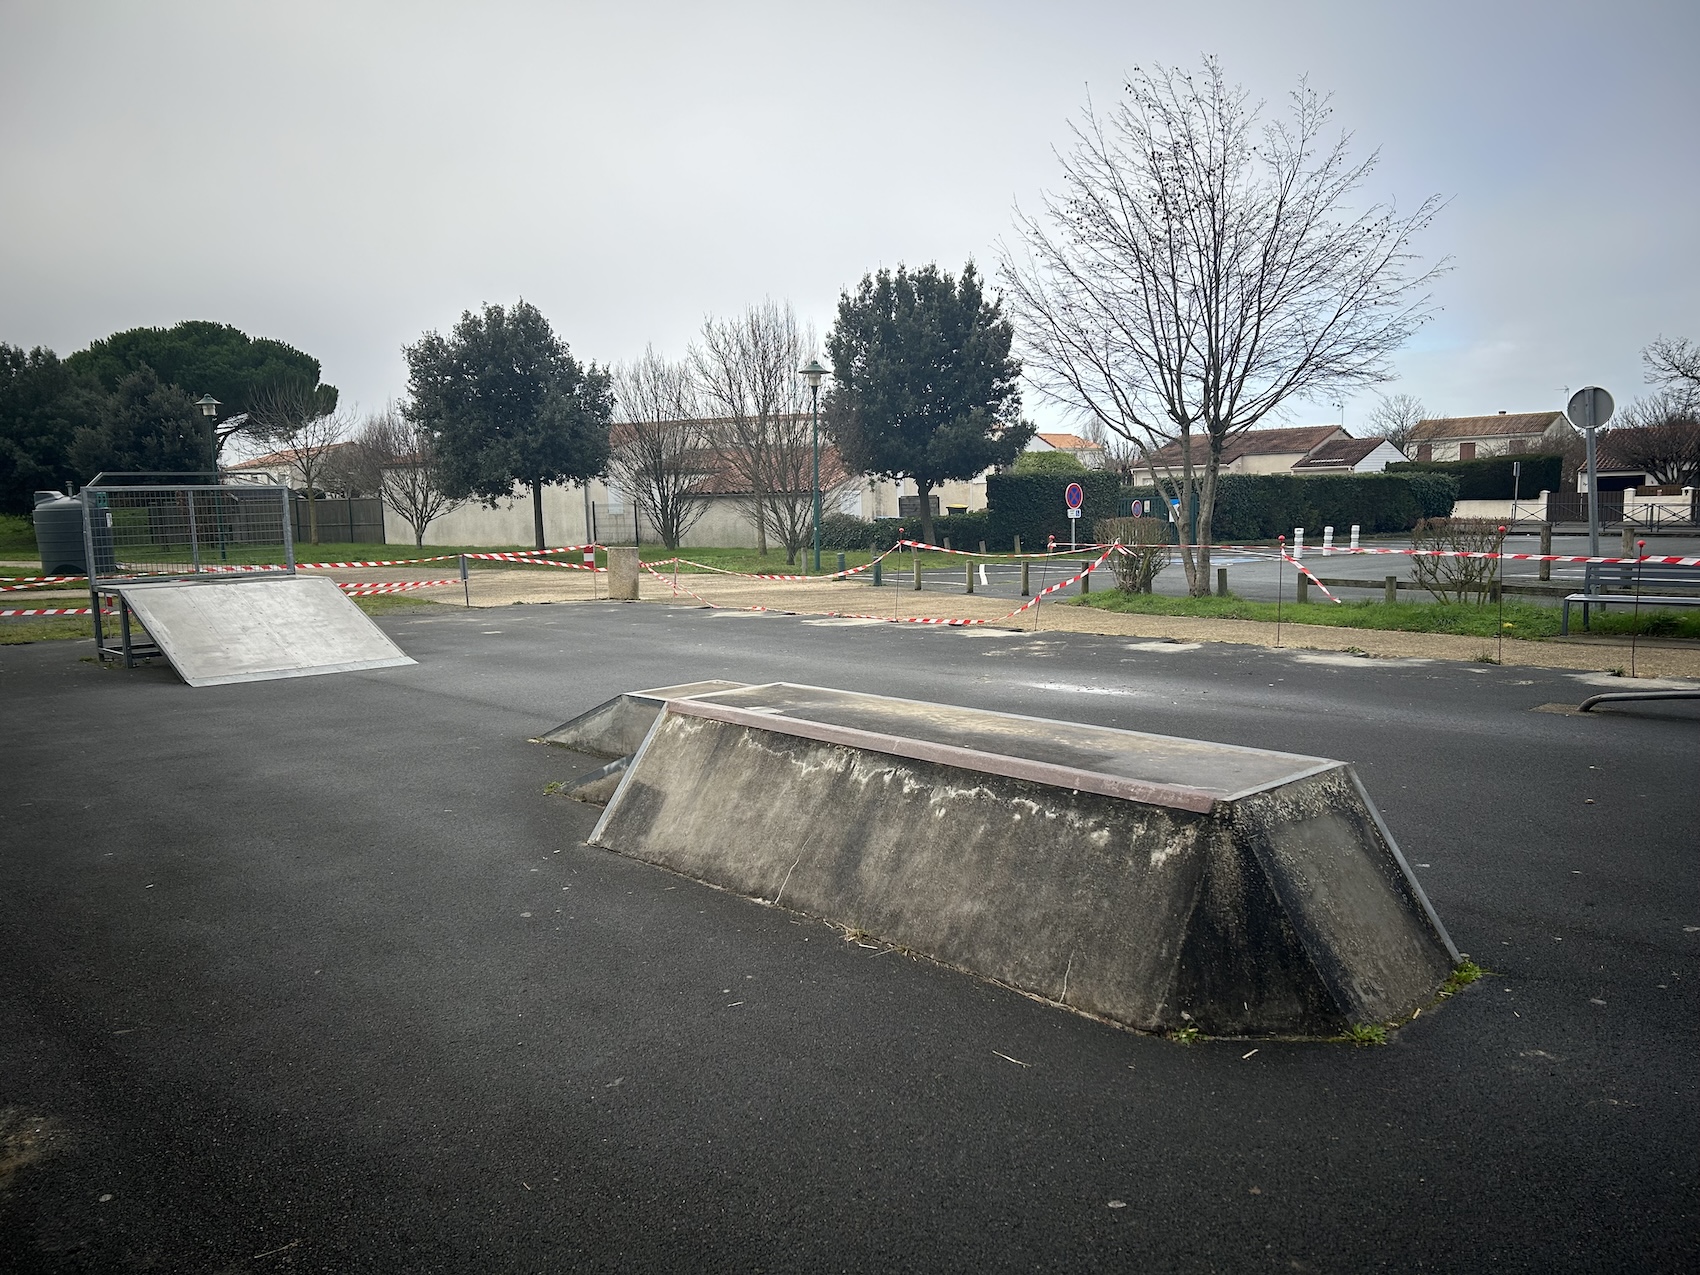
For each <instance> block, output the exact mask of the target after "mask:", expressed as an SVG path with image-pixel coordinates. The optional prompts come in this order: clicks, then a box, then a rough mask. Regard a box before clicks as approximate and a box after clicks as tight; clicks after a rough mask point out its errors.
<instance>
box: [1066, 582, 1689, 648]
mask: <svg viewBox="0 0 1700 1275" xmlns="http://www.w3.org/2000/svg"><path fill="white" fill-rule="evenodd" d="M1067 605H1070V606H1092V607H1098V608H1100V609H1101V610H1105V611H1125V612H1129V613H1132V614H1136V615H1189V616H1197V617H1200V618H1203V619H1212V620H1263V621H1265V622H1267V623H1271V624H1273V623H1274V622H1275V604H1274V603H1273V602H1248V601H1246V600H1245V599H1243V598H1236V597H1233V596H1232V595H1230V596H1228V597H1225V598H1214V597H1212V598H1170V597H1164V596H1162V595H1161V594H1150V593H1145V594H1137V593H1121V592H1119V591H1116V590H1111V591H1109V592H1105V593H1094V594H1091V595H1089V596H1087V597H1084V598H1071V599H1070V600H1069V602H1068V603H1067ZM1572 618H1573V619H1574V620H1575V627H1573V628H1572V632H1579V631H1580V624H1581V620H1580V617H1572ZM1281 620H1282V622H1283V623H1286V624H1319V625H1327V626H1330V627H1333V628H1342V629H1387V630H1391V631H1394V632H1401V633H1454V634H1457V635H1459V636H1461V637H1484V638H1491V637H1493V636H1494V635H1495V634H1496V633H1498V632H1499V625H1500V622H1501V619H1500V610H1499V608H1498V607H1496V606H1492V605H1487V606H1475V605H1460V604H1458V603H1440V602H1394V603H1391V604H1389V603H1386V602H1371V601H1367V600H1365V601H1362V602H1342V603H1340V604H1338V605H1336V604H1334V603H1332V602H1306V603H1304V604H1302V605H1300V604H1299V603H1296V602H1283V603H1282V604H1281ZM1504 624H1505V636H1506V637H1509V638H1523V639H1525V640H1539V639H1541V638H1550V637H1557V636H1558V608H1557V607H1549V606H1539V605H1537V604H1535V603H1532V602H1523V601H1513V600H1512V599H1510V598H1507V599H1506V602H1505V611H1504ZM1591 625H1592V627H1591V631H1592V632H1594V633H1601V634H1624V635H1627V634H1629V633H1630V631H1631V630H1632V629H1633V630H1634V631H1636V632H1639V633H1640V634H1642V635H1643V636H1646V637H1676V638H1691V639H1697V640H1700V611H1685V612H1677V611H1654V610H1643V611H1642V612H1641V614H1640V617H1639V624H1638V625H1637V623H1636V617H1635V616H1634V614H1633V613H1632V611H1631V610H1630V609H1629V608H1627V607H1613V608H1612V609H1611V610H1609V611H1595V612H1594V615H1593V617H1592V620H1591Z"/></svg>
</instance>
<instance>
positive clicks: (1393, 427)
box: [1364, 394, 1428, 456]
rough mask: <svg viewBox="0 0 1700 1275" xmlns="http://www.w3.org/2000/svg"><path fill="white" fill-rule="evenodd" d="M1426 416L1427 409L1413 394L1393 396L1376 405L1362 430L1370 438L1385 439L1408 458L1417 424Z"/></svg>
mask: <svg viewBox="0 0 1700 1275" xmlns="http://www.w3.org/2000/svg"><path fill="white" fill-rule="evenodd" d="M1427 415H1428V409H1426V408H1425V407H1424V406H1423V401H1422V400H1421V399H1420V398H1418V397H1417V396H1416V395H1415V394H1394V395H1392V396H1391V397H1389V398H1384V399H1382V400H1381V402H1379V403H1377V404H1376V406H1375V410H1374V411H1372V412H1371V413H1370V414H1369V419H1368V420H1366V421H1365V422H1364V430H1365V432H1366V433H1367V434H1368V435H1369V436H1370V437H1371V438H1385V439H1386V440H1387V441H1388V442H1390V443H1392V444H1393V446H1395V447H1397V448H1398V449H1399V450H1400V451H1402V452H1404V453H1405V455H1406V456H1410V454H1411V442H1412V439H1413V438H1414V436H1415V435H1416V432H1417V423H1418V422H1419V421H1421V420H1423V419H1424V418H1425V417H1426V416H1427Z"/></svg>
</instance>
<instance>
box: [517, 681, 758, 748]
mask: <svg viewBox="0 0 1700 1275" xmlns="http://www.w3.org/2000/svg"><path fill="white" fill-rule="evenodd" d="M747 685H748V683H747V682H722V681H715V680H709V681H706V682H685V683H683V684H682V685H679V686H657V687H654V688H653V689H651V690H647V691H628V692H627V693H626V694H624V695H616V696H615V697H614V698H613V699H611V700H606V701H604V702H603V703H601V704H598V705H597V706H596V707H595V708H592V709H589V710H587V711H586V712H583V713H580V714H579V715H578V716H577V717H575V718H573V719H572V720H571V721H568V722H562V723H561V724H560V725H559V726H557V727H555V729H554V730H552V731H549V732H548V733H546V734H543V735H539V736H538V739H540V740H541V741H542V742H543V743H545V744H555V745H558V746H559V747H561V748H570V749H572V750H573V751H574V752H575V753H589V754H590V755H591V756H592V757H629V756H631V755H632V754H633V753H635V752H637V750H638V746H639V745H640V744H642V743H643V740H644V736H646V735H648V734H649V728H650V727H651V726H653V725H655V719H656V718H657V717H659V716H661V708H662V706H663V705H664V704H666V703H667V701H668V700H672V699H683V698H685V697H686V696H690V695H708V694H712V693H713V692H715V691H731V690H739V689H742V688H743V687H745V686H747Z"/></svg>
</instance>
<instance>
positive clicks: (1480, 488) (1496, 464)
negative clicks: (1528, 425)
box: [1387, 452, 1564, 500]
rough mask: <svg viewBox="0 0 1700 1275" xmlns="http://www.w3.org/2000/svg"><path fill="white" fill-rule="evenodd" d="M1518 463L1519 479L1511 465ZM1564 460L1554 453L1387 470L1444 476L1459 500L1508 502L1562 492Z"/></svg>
mask: <svg viewBox="0 0 1700 1275" xmlns="http://www.w3.org/2000/svg"><path fill="white" fill-rule="evenodd" d="M1518 463H1520V464H1521V465H1522V467H1523V471H1522V474H1521V476H1520V477H1513V475H1512V473H1511V466H1512V465H1513V464H1518ZM1563 471H1564V457H1563V456H1561V455H1559V454H1558V453H1556V452H1552V453H1543V452H1530V453H1528V454H1526V455H1505V456H1483V457H1482V458H1481V459H1479V460H1407V461H1398V462H1395V463H1394V464H1391V465H1389V466H1388V467H1387V472H1388V473H1390V474H1447V475H1450V476H1451V477H1453V478H1456V479H1457V480H1458V496H1457V499H1459V500H1510V499H1511V496H1512V492H1513V491H1516V492H1517V494H1518V495H1519V496H1535V495H1538V494H1539V493H1541V492H1543V491H1558V490H1560V489H1561V483H1560V478H1561V476H1562V474H1563Z"/></svg>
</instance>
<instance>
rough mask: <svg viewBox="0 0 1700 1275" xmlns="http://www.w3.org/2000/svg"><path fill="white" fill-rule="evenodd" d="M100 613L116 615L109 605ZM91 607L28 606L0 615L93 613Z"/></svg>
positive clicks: (0, 614) (1, 612) (2, 612)
mask: <svg viewBox="0 0 1700 1275" xmlns="http://www.w3.org/2000/svg"><path fill="white" fill-rule="evenodd" d="M100 613H101V614H102V615H117V614H118V612H116V611H114V610H113V609H112V608H111V607H103V608H102V609H101V612H100ZM93 614H94V608H93V607H29V608H22V609H19V610H15V611H0V616H14V615H93Z"/></svg>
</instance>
